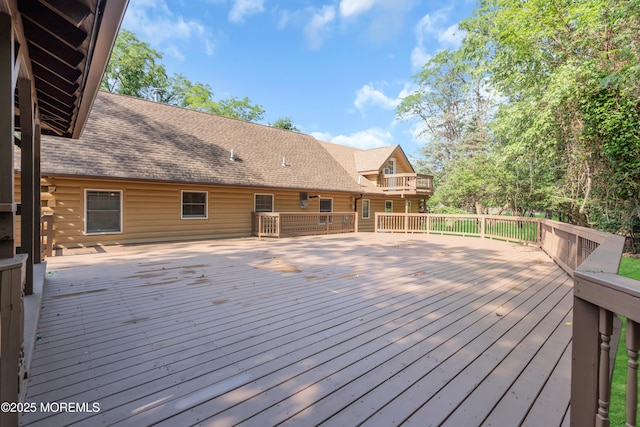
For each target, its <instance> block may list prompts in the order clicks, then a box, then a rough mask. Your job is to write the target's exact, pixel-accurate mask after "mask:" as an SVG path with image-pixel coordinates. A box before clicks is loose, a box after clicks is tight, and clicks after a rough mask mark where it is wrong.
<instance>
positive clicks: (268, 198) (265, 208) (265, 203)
mask: <svg viewBox="0 0 640 427" xmlns="http://www.w3.org/2000/svg"><path fill="white" fill-rule="evenodd" d="M253 211H254V212H273V194H255V195H254V196H253Z"/></svg>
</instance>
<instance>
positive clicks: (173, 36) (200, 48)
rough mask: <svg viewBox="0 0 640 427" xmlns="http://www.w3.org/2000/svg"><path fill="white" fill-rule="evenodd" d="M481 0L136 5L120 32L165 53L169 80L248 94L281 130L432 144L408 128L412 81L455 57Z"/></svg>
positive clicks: (354, 142) (154, 0)
mask: <svg viewBox="0 0 640 427" xmlns="http://www.w3.org/2000/svg"><path fill="white" fill-rule="evenodd" d="M474 6H475V1H474V0H451V1H448V2H442V1H437V0H130V1H129V6H128V8H127V11H126V13H125V17H124V19H123V22H122V28H125V29H127V30H130V31H132V32H133V33H134V34H135V35H136V37H137V38H138V39H139V40H142V41H144V42H146V43H148V44H149V45H150V47H151V48H153V49H155V50H157V51H158V52H160V53H161V54H162V56H163V57H162V60H161V61H160V62H161V63H163V64H164V65H165V67H166V69H167V72H168V73H169V74H170V75H171V74H174V73H181V74H183V75H184V76H185V77H186V78H188V79H189V80H191V81H192V82H201V83H206V84H208V85H209V86H210V87H211V88H212V89H213V92H214V98H215V99H224V98H229V97H232V96H235V97H238V98H244V97H245V96H246V97H248V98H249V99H250V100H251V102H252V103H254V104H260V105H261V106H262V107H263V108H264V109H265V110H266V114H265V116H264V119H263V120H262V121H261V123H263V124H271V123H273V122H275V121H276V120H277V119H278V118H282V117H289V118H291V120H292V122H293V124H294V125H295V126H297V127H298V128H299V129H300V130H301V131H302V132H303V133H307V134H311V135H313V136H315V137H316V138H318V139H321V140H324V141H329V142H334V143H337V144H342V145H349V146H352V147H357V148H363V149H369V148H376V147H381V146H384V145H394V144H400V145H401V146H402V148H403V150H404V151H405V153H406V154H407V155H408V156H410V157H419V150H420V147H422V146H423V145H424V139H423V137H420V136H419V133H420V128H421V127H420V123H419V122H417V121H405V120H398V119H397V118H396V115H395V109H396V106H397V105H398V104H399V102H400V100H401V99H402V98H403V97H405V96H407V95H408V94H410V93H411V91H412V90H415V85H414V84H413V79H412V77H413V76H414V75H415V74H416V73H417V72H418V71H419V70H420V69H421V67H422V65H424V63H425V62H426V61H427V60H428V59H429V58H430V57H431V56H433V55H434V54H435V53H436V52H438V51H439V50H443V49H455V48H457V47H458V46H459V45H460V42H461V40H462V38H463V37H464V32H462V31H460V30H458V26H457V24H458V22H460V21H461V20H462V19H465V18H466V17H468V16H470V15H471V13H472V10H473V8H474Z"/></svg>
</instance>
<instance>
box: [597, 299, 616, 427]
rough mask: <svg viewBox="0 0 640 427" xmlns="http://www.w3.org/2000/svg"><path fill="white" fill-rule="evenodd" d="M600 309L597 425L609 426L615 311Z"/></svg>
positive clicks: (600, 426)
mask: <svg viewBox="0 0 640 427" xmlns="http://www.w3.org/2000/svg"><path fill="white" fill-rule="evenodd" d="M599 311H600V316H599V322H598V323H599V326H598V332H599V333H600V363H599V364H598V365H599V368H598V415H596V426H597V427H609V424H610V421H609V399H610V395H611V380H610V377H609V372H610V370H609V352H610V350H611V345H610V342H611V334H612V333H613V313H612V312H610V311H609V310H606V309H604V308H600V310H599Z"/></svg>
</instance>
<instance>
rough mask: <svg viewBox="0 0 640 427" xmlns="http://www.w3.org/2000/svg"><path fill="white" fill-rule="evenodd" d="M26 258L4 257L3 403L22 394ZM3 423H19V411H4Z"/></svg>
mask: <svg viewBox="0 0 640 427" xmlns="http://www.w3.org/2000/svg"><path fill="white" fill-rule="evenodd" d="M25 258H26V255H22V254H20V255H16V256H14V257H12V258H10V259H0V356H1V357H0V402H9V403H17V402H18V398H19V395H20V366H21V365H22V361H21V359H22V333H23V327H24V326H23V320H22V319H23V313H22V286H23V283H24V271H25V261H26V260H25ZM0 425H3V426H17V425H18V412H17V411H15V412H10V411H1V412H0Z"/></svg>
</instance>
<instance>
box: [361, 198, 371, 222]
mask: <svg viewBox="0 0 640 427" xmlns="http://www.w3.org/2000/svg"><path fill="white" fill-rule="evenodd" d="M364 202H367V204H368V205H369V209H367V216H364ZM362 219H371V199H362Z"/></svg>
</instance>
